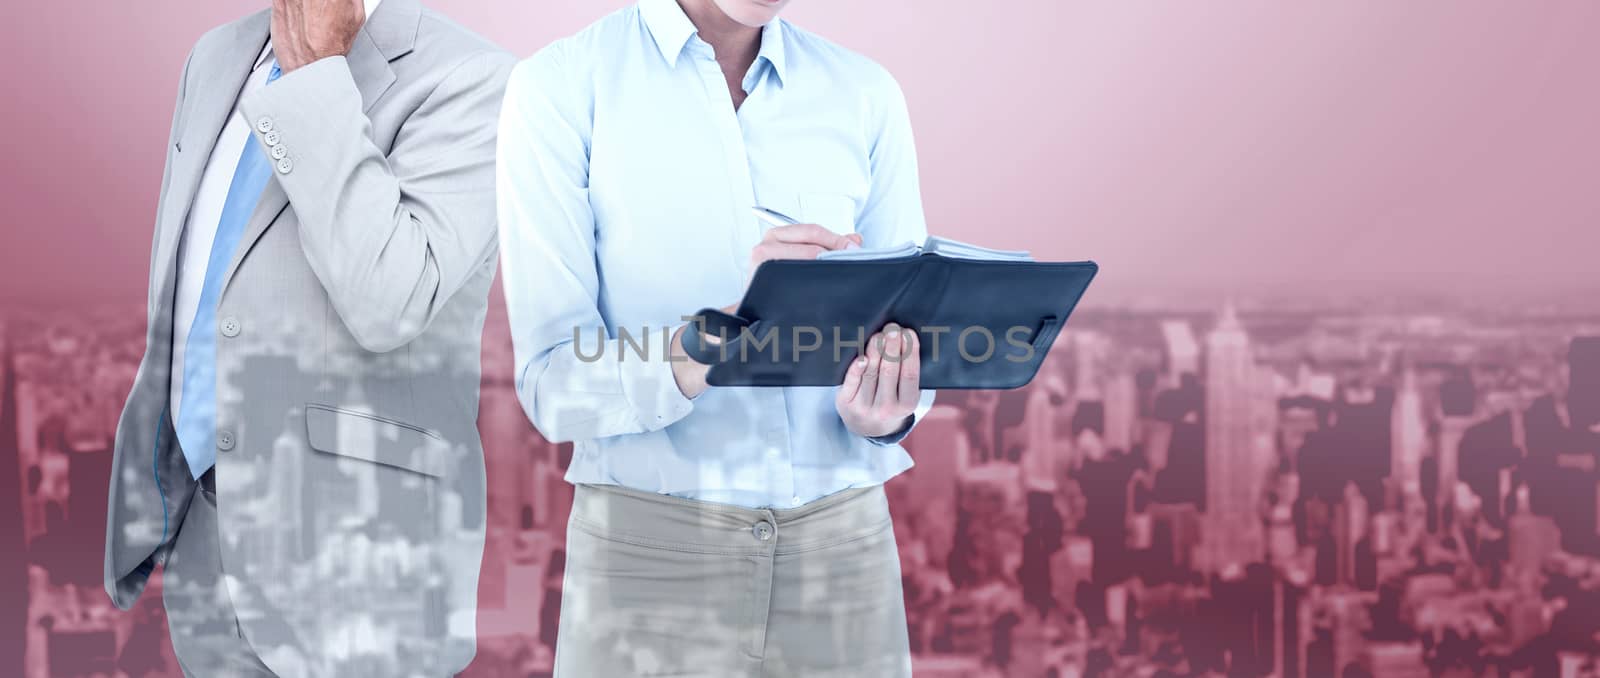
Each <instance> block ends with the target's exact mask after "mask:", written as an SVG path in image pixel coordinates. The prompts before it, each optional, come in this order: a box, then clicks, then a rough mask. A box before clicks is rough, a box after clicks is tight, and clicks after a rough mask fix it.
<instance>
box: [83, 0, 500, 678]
mask: <svg viewBox="0 0 1600 678" xmlns="http://www.w3.org/2000/svg"><path fill="white" fill-rule="evenodd" d="M511 63H512V60H511V58H510V56H509V55H507V54H505V53H504V52H502V51H501V50H499V49H498V48H496V47H495V46H494V45H492V44H490V43H488V42H487V41H485V40H483V39H482V38H479V37H476V36H474V35H472V34H470V33H468V32H467V31H466V30H464V29H462V28H460V27H458V26H456V25H455V24H453V23H450V22H449V21H447V20H445V19H444V18H442V17H440V16H439V15H437V14H435V13H433V12H432V11H430V10H427V9H424V8H423V7H422V6H420V5H419V4H418V0H381V4H380V1H379V0H366V2H365V6H363V3H362V1H361V0H274V2H273V6H272V8H271V9H270V10H269V11H263V12H260V13H257V14H254V15H251V16H249V17H246V18H244V19H241V20H239V21H236V22H233V23H230V24H227V25H224V26H222V27H220V28H217V29H215V30H212V31H211V32H209V33H207V34H206V35H205V36H204V37H202V38H201V39H200V41H199V43H198V44H196V45H195V47H194V51H193V52H192V53H191V54H190V57H189V62H188V65H187V66H186V67H185V68H184V75H183V79H182V81H181V83H180V85H179V89H178V103H177V110H176V113H175V115H174V119H173V125H172V137H171V140H170V143H169V144H168V146H167V164H166V173H165V176H164V177H163V179H162V187H161V199H160V203H159V207H158V208H157V214H156V233H155V245H154V250H153V252H152V255H151V266H150V297H149V304H148V309H147V318H148V323H149V328H148V331H147V335H146V349H145V355H144V359H143V362H142V363H141V365H140V367H139V374H138V377H137V379H136V380H135V382H134V385H133V390H132V393H130V394H129V396H128V403H127V406H126V408H125V409H124V411H123V413H122V418H121V421H120V422H119V424H118V427H117V440H116V454H115V460H114V462H113V464H114V466H113V470H112V481H111V490H110V492H111V496H110V511H109V516H108V523H107V529H106V558H105V577H106V590H107V592H109V593H110V595H111V598H112V600H113V601H115V603H116V604H117V605H118V606H120V607H123V608H127V607H129V606H131V605H132V604H133V603H134V601H135V600H136V599H137V598H138V596H139V595H140V593H141V592H142V591H143V589H144V588H145V584H146V582H147V580H148V579H149V577H150V575H151V574H152V572H153V571H154V569H155V568H156V566H157V565H163V564H164V569H163V571H164V575H163V580H164V582H163V584H162V589H163V597H164V599H165V602H166V607H167V612H168V619H169V625H170V627H171V631H172V642H173V646H174V649H175V650H176V651H177V656H178V659H179V661H180V663H181V664H182V665H183V668H184V672H185V673H186V674H187V675H190V676H205V677H207V678H210V677H213V676H270V675H279V676H385V677H388V676H442V675H449V674H452V673H454V672H456V671H458V670H460V669H461V668H462V667H464V666H465V665H466V664H467V662H468V661H469V660H470V659H471V658H472V655H473V651H474V645H475V626H474V615H475V609H476V600H477V585H478V565H479V561H480V559H481V558H482V554H483V539H484V514H485V506H484V501H485V492H484V487H485V482H484V466H483V451H482V447H481V445H480V443H479V440H478V434H477V429H476V425H475V420H476V418H477V408H478V378H479V364H478V360H479V339H480V334H481V331H482V327H483V320H484V313H485V309H486V304H487V296H488V291H489V284H490V281H491V279H492V278H493V277H494V271H495V262H496V257H497V249H496V245H495V223H494V210H495V202H494V181H495V179H494V147H495V143H494V134H495V129H496V119H497V116H498V114H499V106H500V98H501V94H502V90H503V86H504V83H505V80H506V77H507V75H508V73H509V69H510V66H511Z"/></svg>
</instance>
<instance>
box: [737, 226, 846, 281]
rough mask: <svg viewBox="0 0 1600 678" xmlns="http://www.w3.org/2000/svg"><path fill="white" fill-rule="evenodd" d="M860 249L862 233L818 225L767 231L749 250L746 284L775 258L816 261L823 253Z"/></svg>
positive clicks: (786, 227) (783, 227)
mask: <svg viewBox="0 0 1600 678" xmlns="http://www.w3.org/2000/svg"><path fill="white" fill-rule="evenodd" d="M860 246H861V234H860V233H851V234H849V235H839V234H838V233H834V232H833V231H830V230H828V229H826V228H823V227H822V226H818V225H816V224H789V225H788V226H775V227H773V228H769V229H767V234H766V236H765V237H763V238H762V239H761V242H759V243H756V246H755V248H754V249H752V250H750V267H749V268H748V269H746V270H745V274H744V284H745V287H749V286H750V278H751V276H754V275H755V274H756V269H757V268H759V267H760V266H761V263H762V262H764V261H772V260H774V259H815V258H817V255H819V254H822V253H823V252H829V251H833V250H847V249H852V248H856V247H860Z"/></svg>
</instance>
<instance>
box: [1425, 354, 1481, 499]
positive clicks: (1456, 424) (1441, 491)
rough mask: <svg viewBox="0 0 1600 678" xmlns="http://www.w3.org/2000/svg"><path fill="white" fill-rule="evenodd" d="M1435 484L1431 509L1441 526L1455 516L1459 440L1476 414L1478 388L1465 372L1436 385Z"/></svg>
mask: <svg viewBox="0 0 1600 678" xmlns="http://www.w3.org/2000/svg"><path fill="white" fill-rule="evenodd" d="M1439 410H1440V413H1441V414H1442V415H1443V418H1442V419H1441V420H1440V422H1439V447H1438V454H1437V463H1436V466H1437V468H1438V474H1439V477H1438V484H1437V485H1436V486H1435V487H1434V500H1433V501H1434V506H1435V507H1436V510H1438V512H1439V516H1440V518H1441V523H1440V524H1441V525H1442V526H1444V525H1449V524H1450V519H1451V517H1452V516H1454V514H1455V497H1456V483H1457V482H1459V481H1460V479H1461V439H1462V438H1463V437H1465V436H1466V434H1467V429H1469V428H1471V427H1472V419H1473V415H1474V414H1475V413H1476V412H1477V387H1476V386H1475V385H1474V384H1473V382H1472V376H1471V375H1470V374H1469V373H1467V372H1466V371H1465V370H1462V371H1461V372H1459V373H1457V374H1456V375H1454V376H1452V377H1450V378H1449V379H1447V380H1446V381H1445V382H1444V383H1443V384H1440V385H1439Z"/></svg>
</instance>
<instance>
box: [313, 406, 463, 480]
mask: <svg viewBox="0 0 1600 678" xmlns="http://www.w3.org/2000/svg"><path fill="white" fill-rule="evenodd" d="M306 440H307V442H309V443H310V445H311V449H314V450H317V451H318V452H325V453H328V454H336V455H339V456H342V457H350V458H353V459H361V460H365V461H369V462H372V463H374V464H383V465H385V466H393V467H395V468H402V469H405V470H407V471H411V472H414V473H421V474H423V475H427V476H433V477H435V478H438V477H442V476H444V475H445V464H446V462H447V456H448V454H447V453H448V452H449V449H450V446H449V444H448V443H446V442H445V441H444V439H443V438H440V437H439V436H437V435H434V434H433V433H431V432H429V431H426V430H424V429H421V428H418V427H416V426H412V425H410V424H406V423H402V422H399V421H395V420H393V419H385V418H383V417H379V416H377V415H374V414H368V413H365V412H356V411H353V410H347V409H342V408H338V407H333V406H330V405H319V404H316V403H307V404H306Z"/></svg>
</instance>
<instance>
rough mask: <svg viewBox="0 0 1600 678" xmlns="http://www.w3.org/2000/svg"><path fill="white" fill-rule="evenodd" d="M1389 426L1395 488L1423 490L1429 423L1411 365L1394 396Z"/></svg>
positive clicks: (1403, 371) (1405, 368)
mask: <svg viewBox="0 0 1600 678" xmlns="http://www.w3.org/2000/svg"><path fill="white" fill-rule="evenodd" d="M1389 424H1390V430H1391V432H1392V436H1393V441H1392V442H1391V444H1390V448H1391V455H1392V456H1391V457H1390V471H1389V472H1390V474H1391V475H1390V477H1391V479H1392V480H1393V482H1394V484H1395V485H1396V489H1397V490H1400V491H1401V492H1402V493H1403V492H1405V491H1407V490H1408V488H1421V487H1422V457H1423V454H1424V452H1425V451H1426V449H1427V444H1428V422H1427V420H1426V419H1424V417H1423V412H1422V392H1421V391H1420V390H1419V389H1418V388H1417V373H1416V370H1414V369H1412V367H1411V366H1410V365H1409V364H1408V365H1406V366H1405V367H1403V368H1402V371H1401V373H1400V387H1399V388H1398V389H1397V392H1396V393H1395V399H1394V414H1393V416H1392V417H1391V418H1390V422H1389ZM1418 491H1420V489H1419V490H1418Z"/></svg>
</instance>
